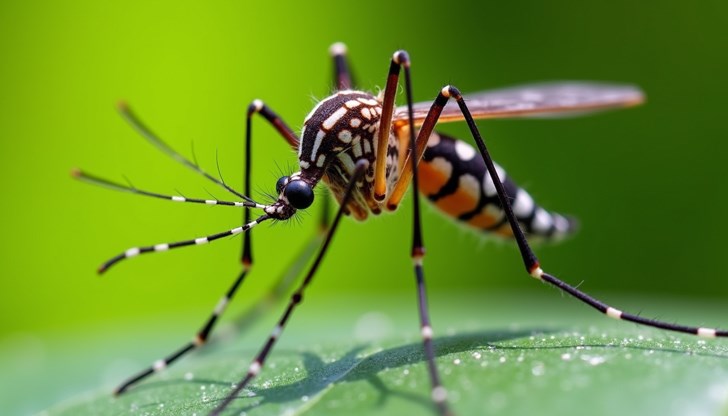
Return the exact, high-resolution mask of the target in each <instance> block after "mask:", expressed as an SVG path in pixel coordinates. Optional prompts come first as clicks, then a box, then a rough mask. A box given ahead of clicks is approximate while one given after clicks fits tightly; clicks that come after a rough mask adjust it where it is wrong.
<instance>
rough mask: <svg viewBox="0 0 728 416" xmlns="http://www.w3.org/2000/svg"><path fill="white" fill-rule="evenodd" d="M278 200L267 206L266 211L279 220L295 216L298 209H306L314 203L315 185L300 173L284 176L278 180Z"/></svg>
mask: <svg viewBox="0 0 728 416" xmlns="http://www.w3.org/2000/svg"><path fill="white" fill-rule="evenodd" d="M276 192H277V193H278V200H277V201H276V202H275V203H273V204H271V205H269V206H268V207H266V208H265V212H266V213H267V214H268V215H270V216H272V217H274V218H276V219H279V220H285V219H288V218H290V217H291V216H293V214H295V213H296V210H299V209H306V208H308V207H310V206H311V204H313V196H314V194H313V185H312V184H310V183H309V182H308V181H306V180H304V179H303V178H302V177H301V174H300V173H294V174H293V175H291V176H282V177H281V178H280V179H278V181H277V182H276Z"/></svg>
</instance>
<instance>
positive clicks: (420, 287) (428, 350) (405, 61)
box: [390, 51, 452, 415]
mask: <svg viewBox="0 0 728 416" xmlns="http://www.w3.org/2000/svg"><path fill="white" fill-rule="evenodd" d="M392 61H393V63H396V64H397V65H400V66H401V67H402V68H403V69H404V82H405V93H406V98H407V108H408V111H409V120H408V122H409V126H410V129H409V134H410V137H409V152H410V158H411V159H412V160H415V159H416V157H417V145H416V143H417V142H416V140H415V129H414V120H413V114H414V113H413V110H412V81H411V77H410V60H409V56H408V54H407V52H405V51H398V52H395V54H394V57H393V59H392ZM390 74H391V72H390ZM411 166H412V194H413V197H412V200H413V211H414V212H413V216H412V251H411V256H412V262H413V265H414V272H415V283H416V286H417V304H418V307H419V314H420V328H421V333H422V342H423V347H424V350H425V359H426V360H427V367H428V370H429V374H430V383H431V387H432V390H431V392H432V393H431V397H432V401H433V402H434V403H435V406H437V409H438V411H439V413H440V414H441V415H451V414H452V413H451V412H450V409H449V406H448V403H447V390H446V389H445V387H444V386H443V385H442V382H441V381H440V374H439V371H438V369H437V363H436V362H435V347H434V346H433V344H432V337H433V330H432V323H431V322H430V314H429V308H428V306H427V290H426V285H425V272H424V269H423V266H422V263H423V260H424V257H425V244H424V239H423V237H422V218H421V215H420V193H419V188H418V177H417V163H412V164H411Z"/></svg>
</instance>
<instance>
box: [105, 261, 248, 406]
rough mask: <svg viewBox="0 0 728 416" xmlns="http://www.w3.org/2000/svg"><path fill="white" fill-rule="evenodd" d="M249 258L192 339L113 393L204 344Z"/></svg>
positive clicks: (246, 270) (237, 283) (242, 277)
mask: <svg viewBox="0 0 728 416" xmlns="http://www.w3.org/2000/svg"><path fill="white" fill-rule="evenodd" d="M246 260H249V259H244V260H243V271H242V272H240V274H239V275H238V278H237V279H236V280H235V282H234V283H233V285H232V286H231V287H230V288H229V289H228V291H227V293H225V296H223V297H222V298H221V299H220V301H219V302H218V303H217V306H215V309H214V310H213V312H212V315H211V316H210V317H209V318H208V320H207V322H205V324H204V325H203V326H202V327H201V328H200V330H199V331H198V332H197V334H195V336H194V337H193V338H192V341H190V342H189V343H187V344H186V345H185V346H183V347H182V348H180V349H179V350H177V351H176V352H174V353H173V354H170V355H169V356H167V357H166V358H163V359H161V360H157V361H155V362H154V364H152V366H151V367H149V368H147V369H146V370H144V371H141V372H140V373H139V374H137V375H135V376H133V377H131V378H129V379H128V380H127V381H125V382H124V383H122V384H121V385H120V386H119V387H117V388H116V390H114V394H115V395H119V394H121V393H123V392H125V391H126V390H127V389H129V387H131V386H133V385H134V384H137V383H138V382H139V381H141V380H143V379H144V378H146V377H147V376H150V375H152V374H154V373H156V372H159V371H162V370H164V369H165V368H167V366H169V365H170V364H172V363H173V362H175V361H177V360H178V359H179V358H181V357H182V356H183V355H185V354H187V353H188V352H190V351H192V350H194V349H195V348H198V347H201V346H202V345H204V344H205V342H206V341H207V339H208V337H209V335H210V332H212V329H213V328H214V326H215V323H216V322H217V320H218V318H219V317H220V315H222V313H223V312H224V311H225V308H226V307H227V305H228V303H229V302H230V300H232V298H233V296H234V295H235V292H236V291H237V290H238V287H239V286H240V284H241V283H243V280H244V279H245V276H246V275H247V274H248V271H249V270H250V266H251V265H252V263H251V262H250V261H246Z"/></svg>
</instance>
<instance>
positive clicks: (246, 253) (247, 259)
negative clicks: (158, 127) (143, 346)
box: [76, 100, 297, 395]
mask: <svg viewBox="0 0 728 416" xmlns="http://www.w3.org/2000/svg"><path fill="white" fill-rule="evenodd" d="M256 112H260V113H261V115H263V116H264V117H265V118H266V119H267V120H268V121H269V122H271V124H273V126H274V127H276V128H277V129H279V131H280V132H281V134H282V135H283V136H284V138H286V140H287V141H289V143H290V142H291V140H292V139H291V138H293V139H295V140H297V138H296V137H295V135H293V132H292V131H291V130H290V129H289V128H287V126H286V125H285V124H283V122H282V121H280V118H278V116H277V115H276V114H275V113H273V112H272V111H271V110H270V109H268V108H267V107H266V106H265V105H264V104H262V102H260V100H256V101H254V102H253V103H252V104H251V105H250V106H248V112H247V118H246V135H245V173H244V182H245V194H246V195H250V190H251V189H250V168H251V140H252V138H251V133H252V130H251V117H252V115H253V114H255V113H256ZM287 133H290V134H287ZM77 172H78V173H77V174H76V176H78V177H79V178H80V179H83V180H87V181H89V182H92V183H97V184H99V185H104V186H107V187H110V188H112V189H117V190H121V191H128V192H133V193H138V194H142V195H148V196H153V197H156V198H169V199H172V200H174V201H182V200H181V199H180V198H181V197H169V196H166V195H160V194H155V193H151V192H147V191H141V190H138V189H136V188H133V187H127V186H124V185H120V184H117V183H114V182H111V181H108V180H105V179H101V178H97V177H94V176H92V175H88V174H84V173H82V172H80V171H77ZM184 202H198V201H197V200H190V199H189V198H187V199H185V201H184ZM204 202H206V201H201V202H200V203H204ZM212 202H216V203H219V204H221V205H230V204H233V203H226V202H225V201H212ZM207 203H208V204H210V203H211V202H207ZM234 204H240V203H234ZM249 205H250V203H249V202H245V205H244V206H249ZM244 215H245V217H244V222H243V224H249V223H250V211H249V210H245V214H244ZM258 222H260V219H259V221H258ZM251 233H252V231H248V232H247V233H245V238H244V240H243V250H242V257H241V262H242V264H243V270H242V271H241V272H240V274H239V275H238V277H237V279H236V280H235V282H233V284H232V286H230V288H229V289H228V291H227V292H226V293H225V295H224V296H223V297H222V298H221V299H220V301H218V303H217V306H216V307H215V309H214V310H213V312H212V315H210V317H209V318H208V319H207V321H206V322H205V324H204V325H203V326H202V327H201V328H200V330H199V331H198V332H197V333H196V334H195V336H194V337H193V338H192V341H190V342H189V343H187V344H186V345H184V346H183V347H182V348H180V349H179V350H177V351H175V352H174V353H172V354H170V355H169V356H167V357H165V358H163V359H160V360H157V361H155V362H154V364H153V365H152V366H151V367H149V368H147V369H146V370H144V371H141V372H139V373H138V374H137V375H135V376H133V377H131V378H129V379H128V380H127V381H125V382H124V383H122V384H121V385H120V386H119V387H118V388H117V389H116V390H115V391H114V393H115V394H117V395H119V394H121V393H123V392H125V391H126V390H127V389H129V388H130V387H131V386H133V385H135V384H137V383H138V382H139V381H141V380H143V379H144V378H146V377H147V376H149V375H151V374H154V373H155V372H159V371H161V370H163V369H165V368H167V367H168V366H169V365H170V364H172V363H173V362H175V361H177V360H178V359H179V358H181V357H182V356H184V355H185V354H187V353H188V352H190V351H192V350H194V349H196V348H198V347H200V346H202V345H204V344H205V343H206V342H207V339H208V338H209V336H210V333H211V332H212V330H213V328H214V327H215V324H216V323H217V321H218V318H219V317H220V315H222V313H223V312H224V311H225V308H226V307H227V305H228V304H229V303H230V301H231V300H232V299H233V297H234V296H235V293H236V292H237V290H238V288H239V287H240V285H241V284H242V283H243V281H244V280H245V277H246V275H247V274H248V272H249V271H250V269H251V267H252V264H253V257H252V250H251V249H252V247H251V239H250V235H251Z"/></svg>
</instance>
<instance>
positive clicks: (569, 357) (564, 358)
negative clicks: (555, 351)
mask: <svg viewBox="0 0 728 416" xmlns="http://www.w3.org/2000/svg"><path fill="white" fill-rule="evenodd" d="M561 359H562V360H564V361H569V360H571V354H569V353H568V352H567V353H564V354H561Z"/></svg>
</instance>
